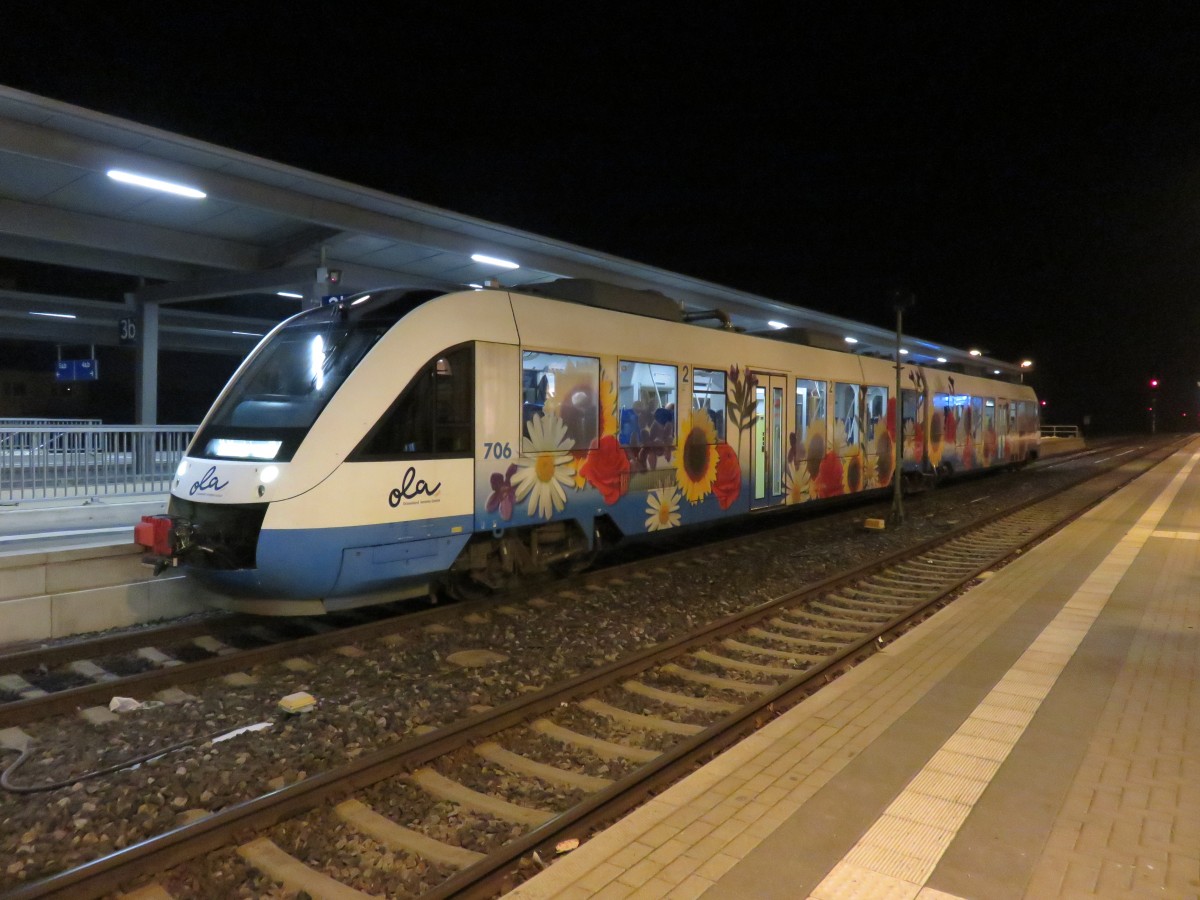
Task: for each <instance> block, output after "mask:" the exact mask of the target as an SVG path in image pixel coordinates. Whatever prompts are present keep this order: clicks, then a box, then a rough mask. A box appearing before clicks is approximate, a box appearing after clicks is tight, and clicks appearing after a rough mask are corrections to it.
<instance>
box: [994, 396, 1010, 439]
mask: <svg viewBox="0 0 1200 900" xmlns="http://www.w3.org/2000/svg"><path fill="white" fill-rule="evenodd" d="M996 434H999V435H1003V434H1008V401H1007V400H997V401H996Z"/></svg>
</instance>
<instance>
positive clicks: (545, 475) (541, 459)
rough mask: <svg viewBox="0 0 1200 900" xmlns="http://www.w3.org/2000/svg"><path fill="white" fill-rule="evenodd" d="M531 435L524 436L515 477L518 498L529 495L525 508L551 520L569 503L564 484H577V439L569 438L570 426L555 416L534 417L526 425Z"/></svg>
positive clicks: (514, 482)
mask: <svg viewBox="0 0 1200 900" xmlns="http://www.w3.org/2000/svg"><path fill="white" fill-rule="evenodd" d="M525 430H526V431H527V432H528V433H529V436H528V437H523V438H521V455H522V457H523V458H522V459H520V460H519V461H518V462H517V471H516V472H515V473H514V474H513V476H512V486H513V487H514V488H515V489H516V500H517V502H520V501H522V500H524V499H525V498H526V497H528V498H529V505H528V507H527V508H526V511H527V512H528V513H529V515H531V516H535V515H536V516H540V517H541V518H543V519H549V518H550V517H551V516H552V515H554V513H555V512H557V511H558V510H560V509H562V508H563V507H565V506H566V505H567V494H566V491H564V490H563V486H564V485H565V486H567V487H574V485H575V471H574V461H575V457H574V455H573V454H572V453H571V448H572V447H574V446H575V442H574V441H572V440H571V438H569V437H567V426H566V425H565V424H564V423H563V420H562V419H560V418H559V417H558V416H555V415H543V416H535V417H534V418H532V419H530V420H529V424H528V425H526V426H525Z"/></svg>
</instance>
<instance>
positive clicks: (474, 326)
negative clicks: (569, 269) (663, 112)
mask: <svg viewBox="0 0 1200 900" xmlns="http://www.w3.org/2000/svg"><path fill="white" fill-rule="evenodd" d="M581 290H582V293H581ZM584 294H590V297H588V298H585V297H584ZM555 295H557V296H555ZM562 296H566V297H569V298H571V299H570V300H564V299H560V297H562ZM584 299H586V300H587V302H575V301H580V300H584ZM623 309H632V310H636V312H629V311H622V310H623ZM903 379H904V385H905V389H904V391H903V396H902V397H901V403H900V407H901V413H902V418H903V426H902V430H901V440H902V441H903V449H904V473H905V475H906V476H908V477H911V476H916V475H921V476H924V477H928V476H929V475H932V474H942V475H945V474H950V473H953V472H962V471H966V470H972V469H984V468H988V467H993V466H998V465H1008V464H1011V463H1017V462H1022V461H1024V460H1025V459H1027V458H1030V457H1032V456H1036V453H1037V436H1038V424H1037V412H1038V410H1037V403H1036V398H1035V396H1034V394H1033V391H1032V390H1031V389H1029V388H1028V387H1026V386H1024V385H1017V384H1011V383H1008V382H1004V381H999V380H993V379H988V378H982V377H976V376H971V375H966V374H961V373H960V374H955V373H950V372H946V371H942V370H938V369H921V368H918V367H905V369H904V372H903ZM894 384H895V370H894V368H893V366H892V364H891V363H890V362H889V361H887V360H880V359H873V358H869V357H865V356H856V355H852V354H849V353H840V352H835V351H830V350H823V349H817V348H813V347H809V346H802V345H798V344H793V343H787V342H784V341H780V340H771V339H768V338H763V337H754V336H749V335H744V334H738V333H736V332H734V331H732V330H729V329H727V328H719V327H718V328H714V327H703V326H700V325H696V324H689V323H686V322H684V321H683V317H682V313H681V311H680V307H679V306H678V304H675V303H674V302H673V301H669V300H667V298H665V297H662V296H661V295H659V294H656V293H654V292H648V291H620V290H617V291H614V290H612V289H611V288H607V287H603V286H589V284H588V283H580V282H559V283H555V284H553V285H540V286H531V287H530V288H528V289H526V290H525V291H524V292H516V291H511V292H510V291H505V290H492V289H489V290H478V291H476V290H472V291H462V292H456V293H450V294H442V295H438V294H434V293H431V292H428V291H426V292H411V291H410V292H402V291H396V290H391V291H381V292H375V293H373V294H364V295H361V296H358V297H354V298H350V299H348V300H346V301H343V302H341V303H337V304H334V305H331V306H326V307H323V308H320V309H314V310H309V311H307V312H304V313H301V314H299V315H297V316H294V317H293V318H291V319H289V320H287V321H286V322H284V323H282V324H281V325H280V326H278V327H277V328H276V329H274V330H273V331H272V332H271V333H270V334H269V335H268V336H267V337H266V338H264V339H263V341H262V342H261V343H260V344H259V346H258V347H257V348H256V349H255V350H254V352H253V353H252V354H251V355H250V356H249V357H248V358H247V360H246V361H245V362H244V363H243V364H242V366H241V367H240V368H239V369H238V371H237V372H236V373H235V375H234V377H233V378H232V379H231V380H230V382H229V384H228V385H227V386H226V388H225V389H224V390H223V391H222V393H221V395H220V396H219V397H218V399H217V402H216V403H215V405H214V406H213V409H212V410H211V411H210V413H209V414H208V416H207V417H206V418H205V420H204V422H203V423H202V424H201V426H200V429H199V431H198V432H197V434H196V437H195V439H194V441H193V443H192V445H191V447H190V448H189V450H188V453H187V455H186V457H185V458H184V460H183V462H182V463H181V464H180V466H179V470H178V473H177V477H176V479H175V481H174V483H173V486H172V491H171V494H172V496H171V501H170V505H169V508H168V516H167V517H166V518H165V519H162V520H160V522H159V524H160V526H161V527H160V528H159V529H158V532H157V536H156V537H148V536H147V535H151V534H152V533H153V532H152V531H151V530H145V531H142V532H140V534H141V535H142V538H141V539H142V540H143V542H144V543H146V544H147V545H153V546H152V547H151V549H152V551H153V553H154V554H156V555H157V557H158V559H159V560H160V561H161V562H162V563H163V564H164V565H180V566H183V567H186V568H187V569H189V570H190V571H192V572H194V573H195V574H196V575H197V576H199V577H201V578H203V579H205V580H206V581H208V582H209V583H210V584H212V585H213V586H214V587H216V588H217V589H218V590H220V591H222V592H223V593H225V594H227V595H229V596H230V597H231V598H241V600H240V603H239V605H241V606H242V607H243V608H247V609H258V610H261V611H264V612H285V613H286V612H293V613H295V612H314V611H320V610H324V609H335V608H339V607H346V606H353V605H358V604H362V603H367V602H379V601H382V600H387V599H395V598H398V597H403V596H414V595H420V594H425V593H427V592H430V591H432V590H436V589H438V588H439V587H447V588H449V589H450V590H451V591H452V592H458V593H468V592H470V591H471V590H475V589H479V588H481V587H482V588H496V587H500V586H503V585H505V584H508V583H511V582H512V581H513V580H514V579H519V578H521V577H522V576H524V575H529V574H533V573H537V572H542V571H546V570H548V569H551V570H552V569H556V568H569V567H572V566H575V565H578V564H580V563H581V562H586V560H587V559H588V558H589V556H590V554H591V553H593V552H594V551H595V549H596V547H597V545H598V542H599V541H600V540H601V539H602V538H603V539H605V540H607V539H609V538H613V537H620V536H631V535H649V536H653V535H654V534H656V533H659V532H663V531H668V530H671V529H674V528H677V527H680V526H685V525H689V524H695V523H701V522H707V521H713V520H717V519H721V518H728V517H733V516H739V515H747V514H750V513H752V512H755V511H758V510H763V509H771V508H778V507H783V506H787V505H791V504H797V503H804V502H809V501H813V500H823V499H827V498H831V497H838V496H843V495H847V494H855V493H859V492H863V491H870V490H878V489H884V488H887V487H888V486H889V485H890V484H891V482H892V478H893V475H894V472H893V468H894V466H893V459H894V447H895V443H894V442H895V440H896V429H895V424H894V423H895V414H894V410H895V405H896V404H895V397H894Z"/></svg>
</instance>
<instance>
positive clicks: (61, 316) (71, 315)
mask: <svg viewBox="0 0 1200 900" xmlns="http://www.w3.org/2000/svg"><path fill="white" fill-rule="evenodd" d="M30 315H31V316H46V317H47V318H50V319H74V318H75V314H74V313H48V312H31V313H30Z"/></svg>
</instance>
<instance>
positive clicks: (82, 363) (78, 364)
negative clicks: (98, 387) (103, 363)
mask: <svg viewBox="0 0 1200 900" xmlns="http://www.w3.org/2000/svg"><path fill="white" fill-rule="evenodd" d="M54 380H55V381H99V380H100V364H99V361H98V360H95V359H60V360H59V361H58V362H57V363H56V364H55V367H54Z"/></svg>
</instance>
